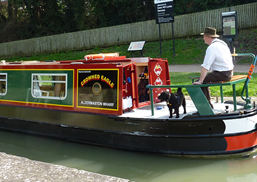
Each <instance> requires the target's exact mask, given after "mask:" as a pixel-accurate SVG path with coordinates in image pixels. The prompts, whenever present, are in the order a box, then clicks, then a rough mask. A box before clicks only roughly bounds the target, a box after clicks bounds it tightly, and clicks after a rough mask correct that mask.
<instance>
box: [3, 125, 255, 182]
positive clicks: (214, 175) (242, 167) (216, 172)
mask: <svg viewBox="0 0 257 182" xmlns="http://www.w3.org/2000/svg"><path fill="white" fill-rule="evenodd" d="M0 152H5V153H7V154H13V155H17V156H21V157H26V158H29V159H32V160H37V161H42V162H48V163H52V164H59V165H64V166H67V167H72V168H77V169H82V170H86V171H91V172H95V173H100V174H105V175H110V176H116V177H120V178H125V179H129V180H130V181H135V182H207V181H208V182H217V181H218V182H245V181H247V182H257V152H256V153H253V154H251V155H250V156H249V157H227V158H211V159H210V158H208V159H207V158H185V157H170V156H163V155H154V154H146V153H137V152H128V151H122V150H115V149H109V148H103V147H96V146H90V145H84V144H78V143H71V142H64V141H59V140H52V139H46V138H41V137H35V136H31V135H24V134H17V133H12V132H6V131H1V130H0Z"/></svg>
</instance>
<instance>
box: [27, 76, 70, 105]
mask: <svg viewBox="0 0 257 182" xmlns="http://www.w3.org/2000/svg"><path fill="white" fill-rule="evenodd" d="M34 76H64V77H65V81H61V80H59V81H58V80H57V81H56V80H34V79H33V78H34ZM39 82H41V83H42V82H51V83H64V84H65V88H64V89H65V90H64V96H63V97H57V96H43V95H41V96H35V94H34V83H39ZM38 86H39V84H38ZM67 87H68V74H67V73H32V74H31V95H32V97H33V98H42V99H53V100H65V99H66V97H67V90H68V89H67ZM40 91H41V92H42V91H43V92H48V91H44V90H40Z"/></svg>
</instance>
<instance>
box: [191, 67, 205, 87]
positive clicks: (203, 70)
mask: <svg viewBox="0 0 257 182" xmlns="http://www.w3.org/2000/svg"><path fill="white" fill-rule="evenodd" d="M207 73H208V70H207V69H205V68H204V67H202V69H201V76H200V79H199V81H197V82H194V83H193V85H199V84H202V83H203V80H204V79H205V77H206V75H207Z"/></svg>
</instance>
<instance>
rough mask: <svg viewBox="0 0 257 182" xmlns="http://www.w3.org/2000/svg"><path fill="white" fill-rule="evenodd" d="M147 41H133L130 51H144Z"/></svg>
mask: <svg viewBox="0 0 257 182" xmlns="http://www.w3.org/2000/svg"><path fill="white" fill-rule="evenodd" d="M144 45H145V41H137V42H131V43H130V45H129V48H128V51H142V50H143V47H144Z"/></svg>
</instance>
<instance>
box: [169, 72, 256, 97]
mask: <svg viewBox="0 0 257 182" xmlns="http://www.w3.org/2000/svg"><path fill="white" fill-rule="evenodd" d="M245 74H246V73H234V75H245ZM191 76H200V72H199V73H195V72H184V73H181V72H179V73H178V72H173V73H170V81H171V83H172V85H189V84H192V81H191V79H189V77H191ZM256 85H257V73H253V74H252V79H251V80H250V82H249V85H248V93H249V96H251V97H257V92H256V90H255V89H256ZM243 86H244V83H239V84H237V85H236V95H237V96H241V90H242V88H243ZM210 90H211V95H212V96H213V97H214V96H219V95H220V87H219V86H216V87H210ZM172 91H173V92H175V91H176V89H172ZM183 93H184V94H185V95H188V92H187V91H186V89H185V88H183ZM223 95H224V96H225V97H231V96H232V95H233V93H232V87H231V86H224V87H223Z"/></svg>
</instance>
